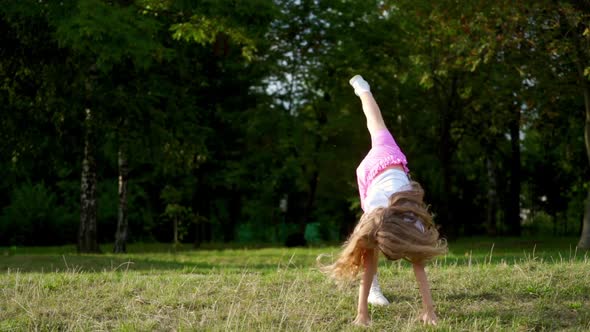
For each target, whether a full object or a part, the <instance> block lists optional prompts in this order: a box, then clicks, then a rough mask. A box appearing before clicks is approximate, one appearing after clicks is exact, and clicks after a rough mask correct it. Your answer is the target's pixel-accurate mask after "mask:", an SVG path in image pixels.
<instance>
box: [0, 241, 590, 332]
mask: <svg viewBox="0 0 590 332" xmlns="http://www.w3.org/2000/svg"><path fill="white" fill-rule="evenodd" d="M575 241H576V239H542V240H516V239H502V240H500V239H490V238H474V239H466V240H461V241H458V242H455V243H451V244H450V249H451V250H450V253H449V255H447V256H446V257H443V258H440V259H438V260H437V261H435V262H433V263H432V264H431V265H430V267H429V269H428V272H429V277H430V279H431V282H432V287H433V296H434V299H435V302H436V305H437V310H438V313H439V316H440V319H441V321H440V324H439V326H438V327H437V328H436V329H435V330H452V331H461V330H463V331H473V330H505V331H514V330H522V331H527V330H548V331H555V330H572V331H586V330H589V329H590V283H589V282H588V281H589V280H590V261H589V257H588V255H587V253H585V252H580V251H577V250H576V249H575V243H576V242H575ZM107 248H108V246H103V250H104V251H105V252H107ZM178 249H179V250H178ZM189 249H190V246H185V247H182V248H177V250H176V251H174V250H173V248H172V247H171V246H169V245H165V244H159V245H146V244H136V245H131V246H130V248H129V251H130V253H129V254H126V255H113V254H110V253H109V254H107V253H105V254H102V255H76V254H75V248H74V247H73V246H69V247H59V248H57V247H53V248H0V254H2V255H3V256H0V257H1V258H0V271H2V274H0V290H1V291H0V330H1V331H10V330H35V329H40V330H88V331H96V330H108V331H111V330H130V331H135V330H140V331H144V330H174V329H180V330H208V331H209V330H212V331H222V330H223V331H226V330H234V331H278V330H288V331H323V330H327V331H341V330H358V329H360V328H357V327H353V326H352V325H351V324H350V323H351V321H352V319H353V318H354V313H355V311H354V308H355V306H356V288H347V289H338V288H337V287H335V286H334V284H333V283H331V282H330V281H329V280H326V278H325V277H324V276H323V275H321V274H320V273H319V272H318V271H317V269H316V267H315V266H316V262H315V259H316V257H317V256H318V255H319V254H321V253H327V254H336V253H337V251H338V248H337V247H322V248H297V249H288V248H264V249H247V248H242V249H240V248H234V249H227V250H219V249H210V250H198V251H193V250H189ZM142 251H146V252H147V253H142ZM380 279H381V283H382V287H383V289H384V293H385V295H386V296H388V297H389V298H390V300H392V305H390V306H388V307H375V308H371V313H372V318H373V324H372V326H371V327H370V328H369V330H378V331H381V330H394V331H410V330H423V329H424V326H422V325H421V324H420V323H418V322H416V321H415V318H416V315H417V313H418V309H419V306H420V299H419V294H418V291H417V287H416V283H415V281H414V278H413V275H412V272H411V269H410V267H409V265H408V264H407V263H404V262H393V263H392V262H387V261H385V260H382V261H381V264H380Z"/></svg>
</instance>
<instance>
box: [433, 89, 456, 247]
mask: <svg viewBox="0 0 590 332" xmlns="http://www.w3.org/2000/svg"><path fill="white" fill-rule="evenodd" d="M457 80H458V78H456V77H454V78H453V79H452V81H451V86H450V92H449V94H448V96H447V97H446V102H444V103H443V102H442V101H443V100H445V98H441V104H440V106H441V107H440V111H439V121H440V122H439V123H440V127H439V146H438V153H439V159H440V168H441V170H440V171H441V179H442V188H441V189H442V192H441V193H440V195H441V196H440V206H439V207H438V209H437V210H438V211H437V212H438V218H437V220H436V221H437V223H438V224H439V225H441V233H442V234H443V235H444V236H445V237H447V238H451V239H452V238H454V237H455V236H456V235H457V234H456V230H457V227H456V225H455V224H454V223H453V222H452V221H451V219H452V216H451V199H450V198H451V196H452V195H451V191H452V171H451V155H452V153H453V152H452V150H453V147H452V141H451V140H452V137H451V122H452V119H451V117H452V115H451V112H452V110H453V109H454V108H455V97H456V90H457Z"/></svg>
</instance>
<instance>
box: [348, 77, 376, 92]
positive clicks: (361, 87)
mask: <svg viewBox="0 0 590 332" xmlns="http://www.w3.org/2000/svg"><path fill="white" fill-rule="evenodd" d="M348 83H350V85H352V87H353V88H354V94H355V95H357V96H360V94H361V92H371V87H370V86H369V83H367V81H365V79H364V78H363V77H362V76H361V75H354V76H353V77H352V78H351V79H350V81H348Z"/></svg>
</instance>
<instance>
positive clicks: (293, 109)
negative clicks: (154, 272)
mask: <svg viewBox="0 0 590 332" xmlns="http://www.w3.org/2000/svg"><path fill="white" fill-rule="evenodd" d="M0 36H1V46H0V79H1V80H0V105H1V106H0V107H1V117H0V135H1V137H0V165H1V166H0V167H1V169H2V174H3V176H2V179H1V180H0V207H2V210H1V211H0V212H1V214H0V246H2V245H52V244H64V243H78V248H79V250H80V251H82V252H92V251H99V250H100V248H99V243H104V242H114V243H115V244H116V245H115V250H116V251H119V252H124V251H125V250H126V249H125V245H126V243H128V242H130V241H168V242H171V241H175V242H179V241H182V242H193V243H195V245H197V246H198V245H200V244H201V243H205V242H233V241H238V242H258V243H277V244H281V243H282V244H288V245H291V244H301V243H302V242H303V241H307V242H308V243H321V242H335V241H340V240H342V239H343V237H345V236H346V234H347V233H348V232H349V231H350V229H351V228H352V227H353V226H354V224H355V222H356V220H357V218H358V217H359V213H360V208H359V201H358V194H357V187H356V179H355V168H356V166H357V164H358V163H359V162H360V160H361V159H362V158H363V156H364V153H366V151H367V150H368V148H369V145H370V141H369V137H368V133H367V131H366V127H365V123H364V116H363V114H362V111H361V109H360V103H359V101H358V100H357V98H356V96H354V94H353V93H352V89H351V88H350V87H349V86H348V79H349V78H350V77H351V76H352V75H354V74H357V73H358V74H362V75H363V76H364V77H366V78H367V80H368V81H369V82H370V83H371V88H372V91H373V93H374V94H375V95H376V97H377V99H378V100H379V102H380V104H381V105H380V106H381V108H382V111H383V113H384V117H385V120H386V122H387V123H388V125H389V127H390V129H391V131H392V132H393V133H394V136H395V137H396V140H397V141H398V144H399V145H400V146H401V147H402V149H403V150H404V151H405V153H406V155H407V157H408V159H409V162H410V163H409V167H410V169H411V174H412V177H413V179H414V180H417V181H419V182H421V183H422V185H423V186H424V187H425V189H426V191H427V200H428V201H429V202H430V203H431V205H432V211H433V212H434V213H435V215H436V217H435V219H436V222H437V223H438V224H439V225H440V226H441V232H442V233H443V234H445V235H446V236H448V237H455V236H464V235H477V234H487V235H497V236H502V235H513V236H519V235H527V234H528V235H530V234H533V235H535V234H543V233H544V234H554V235H573V234H575V235H579V234H582V236H581V240H580V244H579V245H580V246H581V247H588V246H590V219H589V218H590V215H589V212H588V210H589V209H590V205H589V204H590V202H589V201H588V199H587V196H588V192H589V189H590V188H589V186H588V185H589V181H588V179H589V170H590V169H589V157H590V144H588V140H590V4H589V3H588V2H586V1H562V2H557V1H535V2H526V3H525V2H514V1H460V2H457V1H422V0H418V1H416V0H412V1H406V0H400V1H387V0H385V1H384V0H379V1H337V0H323V1H317V0H300V1H294V0H274V1H270V0H249V1H230V0H215V1H214V0H210V1H198V2H197V1H181V0H179V1H173V0H112V1H103V0H79V1H39V0H35V1H27V0H20V1H13V0H0ZM583 226H584V227H583Z"/></svg>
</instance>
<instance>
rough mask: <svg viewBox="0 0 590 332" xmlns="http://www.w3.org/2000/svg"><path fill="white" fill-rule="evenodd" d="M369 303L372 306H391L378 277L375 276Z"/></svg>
mask: <svg viewBox="0 0 590 332" xmlns="http://www.w3.org/2000/svg"><path fill="white" fill-rule="evenodd" d="M368 302H369V303H370V304H372V305H380V306H385V305H389V301H388V300H387V298H386V297H385V296H383V293H382V292H381V287H379V281H378V280H377V275H375V276H373V283H372V284H371V289H370V290H369V298H368Z"/></svg>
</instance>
